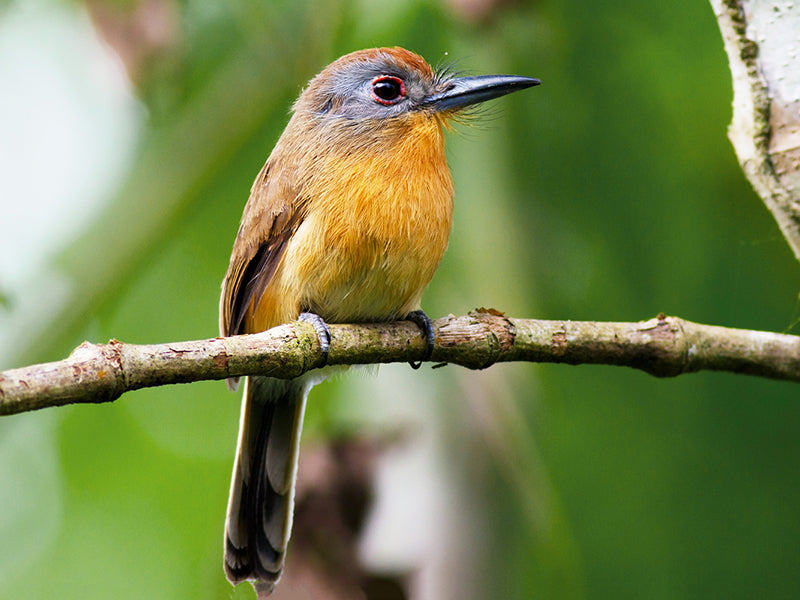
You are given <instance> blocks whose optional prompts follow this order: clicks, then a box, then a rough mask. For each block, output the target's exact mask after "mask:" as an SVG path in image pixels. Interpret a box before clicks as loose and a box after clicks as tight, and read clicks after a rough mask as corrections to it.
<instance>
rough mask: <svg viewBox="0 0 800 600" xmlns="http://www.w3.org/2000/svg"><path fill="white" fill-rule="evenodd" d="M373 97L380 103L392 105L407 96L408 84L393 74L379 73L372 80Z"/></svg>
mask: <svg viewBox="0 0 800 600" xmlns="http://www.w3.org/2000/svg"><path fill="white" fill-rule="evenodd" d="M370 91H371V92H372V99H373V100H375V102H377V103H379V104H383V105H385V106H391V105H392V104H397V103H398V102H400V100H402V99H403V98H405V97H406V84H405V83H403V80H402V79H400V78H399V77H395V76H393V75H379V76H378V77H376V78H375V79H373V80H372V81H371V82H370Z"/></svg>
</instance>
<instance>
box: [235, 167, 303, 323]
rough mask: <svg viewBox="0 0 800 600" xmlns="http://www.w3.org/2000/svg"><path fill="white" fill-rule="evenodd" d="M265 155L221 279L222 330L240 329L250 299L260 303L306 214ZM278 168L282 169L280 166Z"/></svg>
mask: <svg viewBox="0 0 800 600" xmlns="http://www.w3.org/2000/svg"><path fill="white" fill-rule="evenodd" d="M271 170H273V165H272V162H271V160H268V161H267V163H266V164H265V165H264V167H263V168H262V169H261V172H260V173H259V174H258V177H256V180H255V183H254V184H253V188H252V190H251V192H250V199H249V200H248V201H247V205H246V206H245V208H244V214H243V215H242V223H241V225H240V226H239V232H238V234H237V235H236V241H235V242H234V244H233V252H232V253H231V262H230V265H229V266H228V272H227V273H226V275H225V279H224V280H223V282H222V297H221V299H220V331H221V333H222V335H223V336H228V335H238V334H240V333H252V332H247V331H244V320H245V316H246V314H247V311H248V308H250V305H251V303H252V302H253V301H255V304H254V305H253V308H255V305H257V304H258V301H259V299H260V298H261V296H262V295H263V294H264V291H265V290H266V288H267V286H268V285H269V282H270V281H271V279H272V276H273V275H274V274H275V269H277V267H278V264H279V263H280V260H281V257H282V256H283V253H284V251H285V249H286V244H287V242H288V241H289V239H290V238H291V236H292V234H293V233H294V232H295V230H296V229H297V227H298V226H299V225H300V223H301V222H302V220H303V217H304V216H305V210H304V204H305V203H304V202H303V201H302V200H301V199H300V195H299V190H297V189H294V185H293V182H291V181H287V178H286V177H270V171H271ZM278 171H280V169H278Z"/></svg>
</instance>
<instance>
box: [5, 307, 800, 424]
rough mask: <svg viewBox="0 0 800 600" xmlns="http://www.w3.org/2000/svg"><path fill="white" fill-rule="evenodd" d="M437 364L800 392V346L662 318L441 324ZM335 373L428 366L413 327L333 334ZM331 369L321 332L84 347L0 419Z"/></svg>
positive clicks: (489, 318)
mask: <svg viewBox="0 0 800 600" xmlns="http://www.w3.org/2000/svg"><path fill="white" fill-rule="evenodd" d="M434 328H435V330H436V347H435V349H434V352H433V356H432V358H431V360H432V361H435V362H440V363H452V364H456V365H461V366H463V367H467V368H470V369H484V368H486V367H489V366H491V365H493V364H494V363H496V362H511V361H528V362H551V363H566V364H571V365H576V364H605V365H620V366H628V367H634V368H636V369H641V370H643V371H646V372H647V373H650V374H651V375H655V376H657V377H673V376H676V375H680V374H682V373H692V372H695V371H701V370H714V371H730V372H733V373H747V374H750V375H759V376H761V377H769V378H773V379H786V380H791V381H800V337H798V336H793V335H784V334H778V333H770V332H766V331H750V330H743V329H729V328H726V327H716V326H712V325H700V324H697V323H692V322H690V321H684V320H683V319H679V318H677V317H665V316H663V315H659V316H658V317H657V318H655V319H651V320H649V321H643V322H639V323H597V322H592V321H537V320H533V319H512V318H509V317H505V316H504V315H502V314H501V313H499V312H497V311H494V310H483V309H482V310H480V311H477V312H473V313H470V314H468V315H466V316H462V317H454V316H449V317H445V318H443V319H438V320H437V321H435V322H434ZM330 330H331V334H332V337H333V343H332V345H331V350H330V355H329V357H328V364H330V365H348V364H371V363H389V362H406V361H410V360H419V359H420V358H421V357H422V355H423V352H424V345H425V344H424V341H423V339H422V337H421V336H420V334H419V329H418V328H417V326H416V325H415V324H413V323H410V322H408V321H400V322H397V323H375V324H362V325H336V324H332V325H330ZM320 361H321V354H320V350H319V344H318V342H317V337H316V333H315V332H314V328H313V326H311V325H310V324H308V323H303V322H295V323H290V324H287V325H282V326H280V327H275V328H274V329H270V330H269V331H265V332H264V333H257V334H252V335H241V336H235V337H229V338H213V339H208V340H198V341H191V342H176V343H169V344H155V345H135V344H123V343H121V342H118V341H116V340H112V341H111V342H109V343H108V344H104V345H101V344H90V343H88V342H84V343H83V344H81V345H80V346H79V347H78V348H76V349H75V350H74V351H73V352H72V354H71V355H70V356H69V358H67V359H65V360H62V361H58V362H52V363H46V364H40V365H33V366H30V367H23V368H20V369H12V370H9V371H4V372H0V415H7V414H15V413H20V412H25V411H29V410H36V409H39V408H45V407H48V406H60V405H64V404H73V403H99V402H111V401H113V400H116V399H117V398H119V397H120V396H121V395H122V394H123V393H125V392H127V391H131V390H136V389H140V388H144V387H153V386H160V385H167V384H173V383H188V382H191V381H201V380H207V379H226V378H228V377H240V376H244V375H268V376H270V377H280V378H292V377H297V376H299V375H301V374H303V373H305V372H306V371H309V370H310V369H313V368H315V366H316V365H318V364H319V362H320Z"/></svg>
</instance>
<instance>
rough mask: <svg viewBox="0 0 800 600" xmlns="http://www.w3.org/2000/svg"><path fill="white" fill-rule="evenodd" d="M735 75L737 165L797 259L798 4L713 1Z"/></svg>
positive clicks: (799, 165) (799, 206)
mask: <svg viewBox="0 0 800 600" xmlns="http://www.w3.org/2000/svg"><path fill="white" fill-rule="evenodd" d="M711 6H712V7H713V9H714V13H715V14H716V16H717V21H718V23H719V28H720V31H721V33H722V39H723V41H724V42H725V50H726V52H727V53H728V61H729V63H730V68H731V74H732V76H733V118H732V120H731V125H730V128H729V130H728V136H729V137H730V139H731V143H732V144H733V147H734V149H735V150H736V155H737V156H738V158H739V164H741V166H742V170H743V171H744V173H745V175H746V176H747V178H748V179H749V180H750V183H751V184H752V186H753V188H754V189H755V191H756V193H757V194H758V195H759V196H760V197H761V199H762V200H763V201H764V204H765V205H766V206H767V208H768V209H769V210H770V212H771V213H772V215H773V216H774V217H775V220H776V221H777V222H778V226H779V227H780V229H781V232H783V235H784V237H785V238H786V240H787V241H788V242H789V246H791V248H792V251H793V252H794V255H795V257H796V258H797V259H798V260H800V68H798V64H799V63H798V55H800V41H799V40H798V38H797V32H798V31H800V4H798V3H797V2H753V1H749V2H746V1H744V0H711Z"/></svg>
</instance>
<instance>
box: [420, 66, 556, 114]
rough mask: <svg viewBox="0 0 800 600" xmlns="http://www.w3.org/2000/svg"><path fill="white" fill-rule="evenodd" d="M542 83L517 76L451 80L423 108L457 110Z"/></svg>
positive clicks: (426, 101) (482, 76)
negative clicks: (443, 89)
mask: <svg viewBox="0 0 800 600" xmlns="http://www.w3.org/2000/svg"><path fill="white" fill-rule="evenodd" d="M540 83H542V82H541V81H539V80H538V79H533V78H531V77H519V76H517V75H480V76H478V77H458V78H457V79H451V80H450V82H449V83H448V84H447V88H446V89H445V91H443V92H440V93H438V94H434V95H433V96H429V97H427V98H425V100H423V101H422V108H432V109H433V110H435V111H437V112H438V111H445V110H456V109H459V108H464V107H466V106H470V105H472V104H477V103H478V102H485V101H486V100H491V99H492V98H498V97H500V96H505V95H506V94H510V93H511V92H516V91H518V90H524V89H526V88H529V87H533V86H535V85H539V84H540Z"/></svg>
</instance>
